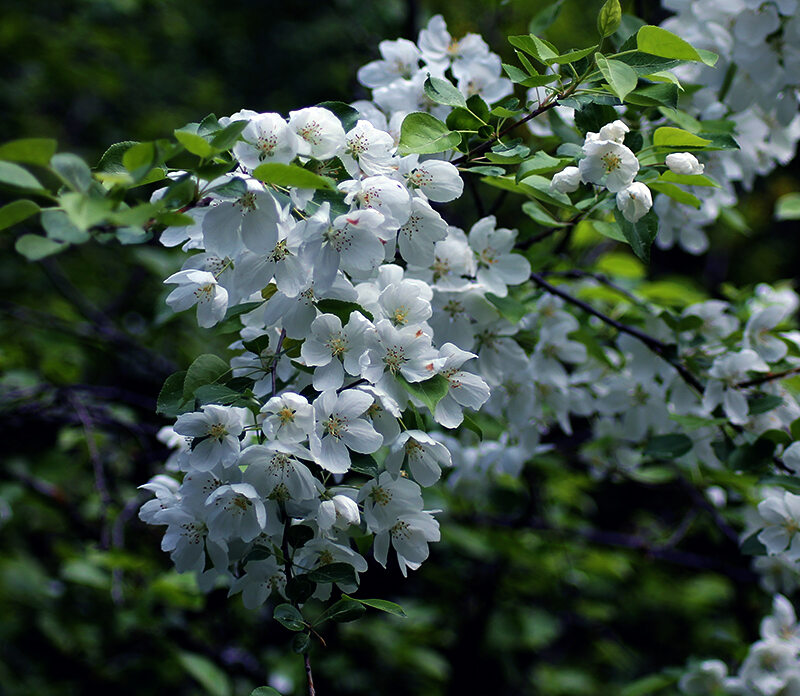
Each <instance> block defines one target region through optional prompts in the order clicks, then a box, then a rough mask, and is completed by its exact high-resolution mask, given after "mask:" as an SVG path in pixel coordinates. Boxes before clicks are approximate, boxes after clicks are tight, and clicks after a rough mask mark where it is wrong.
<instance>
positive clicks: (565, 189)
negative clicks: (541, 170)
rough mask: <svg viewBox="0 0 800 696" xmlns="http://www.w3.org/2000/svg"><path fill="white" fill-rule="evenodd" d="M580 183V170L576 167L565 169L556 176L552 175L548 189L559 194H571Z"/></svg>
mask: <svg viewBox="0 0 800 696" xmlns="http://www.w3.org/2000/svg"><path fill="white" fill-rule="evenodd" d="M580 183H581V170H580V169H578V168H577V167H567V168H566V169H562V170H561V171H560V172H558V173H557V174H553V180H552V181H551V182H550V188H551V189H553V190H555V191H558V192H559V193H572V192H573V191H577V190H578V186H580Z"/></svg>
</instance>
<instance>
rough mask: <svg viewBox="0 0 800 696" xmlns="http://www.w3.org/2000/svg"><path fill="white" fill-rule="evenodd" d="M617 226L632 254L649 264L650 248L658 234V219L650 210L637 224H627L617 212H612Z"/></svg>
mask: <svg viewBox="0 0 800 696" xmlns="http://www.w3.org/2000/svg"><path fill="white" fill-rule="evenodd" d="M614 217H615V218H616V220H617V224H618V225H619V227H620V229H621V230H622V234H624V235H625V239H626V241H627V242H628V244H630V245H631V249H633V253H634V254H636V256H638V257H639V258H640V259H641V260H642V261H644V262H645V263H649V262H650V247H651V246H653V242H654V241H655V239H656V234H658V217H657V216H656V214H655V213H654V212H653V211H652V210H651V211H650V212H649V213H647V215H645V216H644V217H642V218H640V219H639V220H638V221H637V222H628V220H626V219H625V217H624V216H623V215H622V213H621V212H620V211H619V210H614Z"/></svg>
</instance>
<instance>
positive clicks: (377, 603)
mask: <svg viewBox="0 0 800 696" xmlns="http://www.w3.org/2000/svg"><path fill="white" fill-rule="evenodd" d="M343 596H344V597H346V598H347V599H352V600H353V601H355V602H360V603H361V604H363V605H364V606H367V607H371V608H373V609H378V610H379V611H385V612H386V613H387V614H394V615H395V616H401V617H402V618H404V619H405V618H406V617H407V614H406V613H405V612H404V611H403V607H401V606H400V605H399V604H395V603H394V602H390V601H388V600H386V599H359V598H358V597H351V596H350V595H343Z"/></svg>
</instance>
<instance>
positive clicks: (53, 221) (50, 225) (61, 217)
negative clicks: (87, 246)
mask: <svg viewBox="0 0 800 696" xmlns="http://www.w3.org/2000/svg"><path fill="white" fill-rule="evenodd" d="M41 222H42V227H43V228H44V230H45V232H47V236H48V237H49V238H50V239H54V240H55V241H57V242H70V243H71V244H83V243H84V242H86V241H88V240H89V233H88V232H87V231H86V230H84V229H81V228H80V227H78V226H77V225H75V224H74V223H73V222H72V220H70V218H69V216H68V215H67V214H66V213H65V212H64V211H63V210H45V211H43V212H42V217H41Z"/></svg>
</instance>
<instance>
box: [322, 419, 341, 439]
mask: <svg viewBox="0 0 800 696" xmlns="http://www.w3.org/2000/svg"><path fill="white" fill-rule="evenodd" d="M322 427H323V429H324V430H325V431H326V432H327V433H328V434H329V435H330V436H331V437H335V438H336V439H337V440H338V439H339V438H340V437H341V436H342V433H343V432H346V431H347V419H346V418H342V417H341V416H336V415H334V414H331V415H330V416H329V417H328V420H326V421H324V422H323V423H322Z"/></svg>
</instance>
